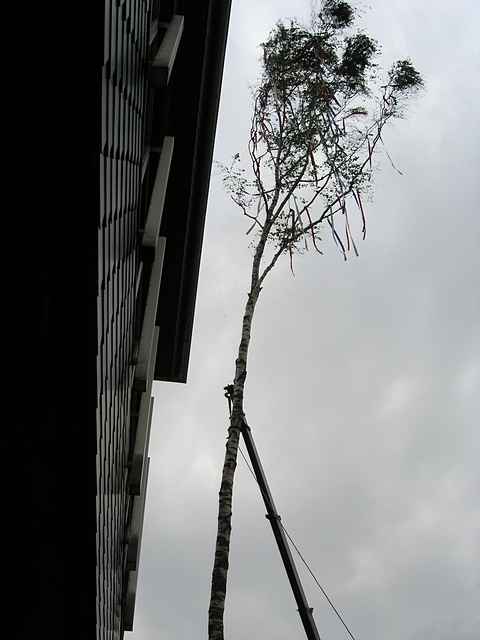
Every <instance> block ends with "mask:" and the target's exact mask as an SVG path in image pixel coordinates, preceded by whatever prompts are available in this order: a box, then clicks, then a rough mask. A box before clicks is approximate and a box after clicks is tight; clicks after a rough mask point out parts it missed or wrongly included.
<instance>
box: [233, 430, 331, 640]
mask: <svg viewBox="0 0 480 640" xmlns="http://www.w3.org/2000/svg"><path fill="white" fill-rule="evenodd" d="M242 435H243V440H244V442H245V446H246V448H247V451H248V455H249V456H250V460H251V462H252V467H253V470H254V472H255V476H256V478H257V482H258V485H259V487H260V491H261V493H262V496H263V501H264V503H265V507H266V509H267V515H266V517H267V519H268V520H269V521H270V524H271V526H272V530H273V535H274V536H275V540H276V541H277V545H278V550H279V551H280V555H281V556H282V560H283V565H284V567H285V571H286V572H287V576H288V579H289V581H290V586H291V587H292V591H293V595H294V596H295V600H296V602H297V606H298V613H299V614H300V618H301V619H302V623H303V627H304V629H305V633H306V634H307V638H308V640H320V634H319V633H318V629H317V626H316V624H315V620H314V619H313V609H312V608H310V607H309V606H308V602H307V599H306V597H305V593H304V591H303V587H302V583H301V582H300V578H299V577H298V573H297V569H296V567H295V563H294V561H293V558H292V554H291V552H290V547H289V546H288V541H287V538H286V536H285V532H284V530H283V527H282V525H281V523H280V516H279V515H278V513H277V509H276V507H275V503H274V501H273V498H272V494H271V493H270V488H269V486H268V482H267V478H266V477H265V472H264V470H263V467H262V463H261V462H260V458H259V455H258V451H257V448H256V446H255V442H254V440H253V436H252V432H251V429H250V427H249V426H248V424H247V422H246V420H245V417H244V418H243V425H242Z"/></svg>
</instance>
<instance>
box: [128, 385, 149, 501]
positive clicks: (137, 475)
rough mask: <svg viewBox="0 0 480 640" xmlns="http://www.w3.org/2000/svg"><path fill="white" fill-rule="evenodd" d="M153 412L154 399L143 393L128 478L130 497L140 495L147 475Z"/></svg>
mask: <svg viewBox="0 0 480 640" xmlns="http://www.w3.org/2000/svg"><path fill="white" fill-rule="evenodd" d="M152 412H153V397H150V394H149V393H148V394H147V393H142V396H141V399H140V411H139V413H138V421H137V429H136V434H135V444H134V449H133V455H132V466H131V468H130V474H129V477H128V488H129V491H130V495H140V493H141V488H142V482H143V476H144V473H145V460H146V459H147V456H148V443H149V440H150V428H151V425H152Z"/></svg>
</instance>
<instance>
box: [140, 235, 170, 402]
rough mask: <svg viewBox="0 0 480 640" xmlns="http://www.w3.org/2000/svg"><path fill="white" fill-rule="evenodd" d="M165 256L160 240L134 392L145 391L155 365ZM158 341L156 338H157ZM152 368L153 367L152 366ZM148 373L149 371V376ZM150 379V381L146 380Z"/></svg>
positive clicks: (163, 242) (149, 286) (150, 286)
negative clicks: (159, 302)
mask: <svg viewBox="0 0 480 640" xmlns="http://www.w3.org/2000/svg"><path fill="white" fill-rule="evenodd" d="M164 255H165V238H160V239H159V242H158V246H157V250H156V254H155V260H154V261H153V265H152V270H151V273H150V281H149V283H148V293H147V301H146V304H145V311H144V315H143V325H142V333H141V336H140V345H139V348H138V357H137V366H136V367H135V381H134V388H135V390H136V391H146V389H147V386H148V384H149V383H150V384H151V380H152V376H153V368H152V362H153V363H155V358H156V355H157V349H156V347H155V348H154V345H153V343H154V335H155V329H157V331H158V327H155V319H156V317H157V305H158V296H159V294H160V282H161V279H162V268H163V258H164ZM157 340H158V338H157ZM153 366H154V365H153ZM149 371H151V373H150V376H149ZM149 377H150V381H149V382H148V379H149Z"/></svg>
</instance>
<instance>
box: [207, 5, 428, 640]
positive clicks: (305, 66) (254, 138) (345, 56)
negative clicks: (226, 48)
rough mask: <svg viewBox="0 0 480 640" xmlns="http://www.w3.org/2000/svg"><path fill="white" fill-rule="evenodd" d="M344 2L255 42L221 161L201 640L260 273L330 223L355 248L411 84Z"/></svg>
mask: <svg viewBox="0 0 480 640" xmlns="http://www.w3.org/2000/svg"><path fill="white" fill-rule="evenodd" d="M356 17H357V16H356V12H355V10H354V9H353V8H352V6H351V5H350V4H349V3H348V2H343V1H341V0H324V1H323V2H322V4H321V5H320V8H319V12H318V13H316V15H315V16H314V17H313V19H312V21H311V24H310V25H309V26H308V27H306V26H303V25H301V24H300V23H299V22H298V21H296V20H292V21H290V22H288V23H283V22H279V23H278V24H277V25H276V26H275V28H274V29H273V30H272V32H271V33H270V35H269V37H268V39H267V41H266V42H265V43H263V45H262V48H263V60H262V74H261V77H260V80H259V82H258V85H257V87H256V89H255V90H254V94H253V114H252V121H251V129H250V137H249V140H248V159H249V162H248V167H249V169H248V170H247V169H246V168H245V167H243V166H242V163H241V160H240V155H239V154H236V155H235V156H234V158H233V161H232V163H231V165H229V166H223V167H222V169H223V180H224V184H225V187H226V189H227V190H228V192H229V193H230V195H231V197H232V199H233V201H234V202H235V203H236V204H237V205H238V206H239V207H240V209H241V210H242V211H243V214H244V215H245V216H246V217H247V218H248V219H249V221H250V227H249V229H248V231H247V234H248V233H251V232H253V234H254V240H253V242H252V248H253V260H252V269H251V276H250V290H249V292H248V296H247V300H246V304H245V309H244V314H243V319H242V330H241V340H240V345H239V348H238V354H237V358H236V361H235V374H234V378H233V403H232V413H231V419H230V428H229V430H228V440H227V443H226V451H225V461H224V465H223V473H222V480H221V487H220V492H219V510H218V531H217V539H216V548H215V560H214V566H213V573H212V586H211V598H210V607H209V614H208V634H209V640H223V638H224V630H223V616H224V608H225V595H226V590H227V574H228V562H229V550H230V535H231V520H232V494H233V483H234V475H235V468H236V462H237V452H238V445H239V438H240V431H241V427H242V420H243V416H244V412H243V399H244V387H245V379H246V376H247V360H248V349H249V344H250V335H251V329H252V320H253V315H254V312H255V308H256V305H257V302H258V299H259V295H260V293H261V291H262V287H263V286H264V283H265V280H266V278H267V276H268V274H269V273H270V272H271V271H272V269H273V268H274V266H275V265H276V264H277V261H278V260H279V258H280V257H281V256H282V255H286V256H288V258H289V261H290V267H291V268H292V270H293V257H294V255H295V254H301V253H303V252H304V251H307V250H309V249H310V248H312V249H313V250H315V251H318V252H319V253H321V249H320V242H321V239H322V238H321V236H322V235H323V232H324V231H325V230H327V231H329V232H330V233H331V235H332V237H333V240H334V241H335V244H336V245H337V246H338V247H339V249H340V251H341V253H342V255H343V257H344V259H346V258H347V254H348V252H349V251H351V250H353V251H354V252H355V253H357V246H356V243H355V239H354V234H353V233H352V226H353V225H351V223H350V218H349V215H350V212H351V210H352V209H353V210H356V211H357V212H358V215H359V220H360V224H361V230H362V231H361V233H362V235H363V237H365V233H366V221H365V208H364V201H365V194H366V193H368V192H369V191H370V189H371V186H372V181H371V179H372V175H373V165H372V157H373V155H374V152H375V151H376V150H377V147H378V146H379V143H383V141H382V132H383V129H384V127H385V125H386V124H387V123H388V122H389V121H390V120H392V119H394V118H399V117H402V116H403V108H404V105H405V101H406V98H408V97H410V96H411V95H412V94H413V93H415V92H416V91H417V90H418V89H419V88H420V87H421V86H422V85H423V82H422V78H421V76H420V74H419V73H418V72H417V71H416V70H415V68H414V67H413V65H412V63H411V62H410V61H409V60H399V61H397V62H395V63H394V64H393V65H392V67H391V68H390V70H389V71H388V72H387V73H386V75H385V79H384V81H383V82H379V81H378V79H377V71H378V67H377V64H376V60H377V54H378V51H379V46H378V43H377V42H376V41H375V40H374V39H372V38H371V37H369V36H368V35H367V34H365V33H364V32H362V31H359V30H356V29H355V20H356Z"/></svg>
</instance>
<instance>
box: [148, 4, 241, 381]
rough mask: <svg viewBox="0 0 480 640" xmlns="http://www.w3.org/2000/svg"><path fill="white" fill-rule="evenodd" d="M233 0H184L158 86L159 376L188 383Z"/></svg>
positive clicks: (155, 138)
mask: <svg viewBox="0 0 480 640" xmlns="http://www.w3.org/2000/svg"><path fill="white" fill-rule="evenodd" d="M230 6H231V0H208V1H204V2H188V3H185V7H184V11H183V15H184V20H183V33H182V37H181V40H180V42H179V44H178V48H177V50H176V52H175V53H176V55H175V62H174V65H173V68H172V69H171V70H170V75H169V79H168V87H166V88H159V89H157V90H156V94H157V95H156V100H158V105H159V108H160V109H161V110H162V115H161V117H160V118H159V119H158V121H159V122H160V124H158V125H157V126H156V125H155V116H154V124H153V127H152V134H151V135H152V139H151V141H150V144H151V147H152V148H155V147H158V145H159V142H160V141H161V139H162V138H163V136H165V135H167V136H173V137H174V139H175V145H174V150H173V154H172V158H171V166H170V172H169V180H168V187H167V192H166V196H165V206H164V210H163V215H162V222H161V227H160V235H161V236H163V237H165V238H166V248H165V259H164V267H163V275H162V284H161V289H160V296H159V303H158V308H157V317H156V323H157V325H159V327H160V337H159V345H158V351H157V357H156V364H155V374H154V377H155V379H157V380H168V381H175V382H185V381H186V379H187V370H188V361H189V355H190V344H191V337H192V330H193V321H194V310H195V301H196V294H197V284H198V274H199V267H200V258H201V250H202V242H203V231H204V225H205V214H206V208H207V197H208V189H209V182H210V171H211V165H212V156H213V147H214V141H215V131H216V125H217V116H218V107H219V101H220V88H221V83H222V74H223V65H224V57H225V47H226V40H227V31H228V23H229V17H230Z"/></svg>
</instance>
